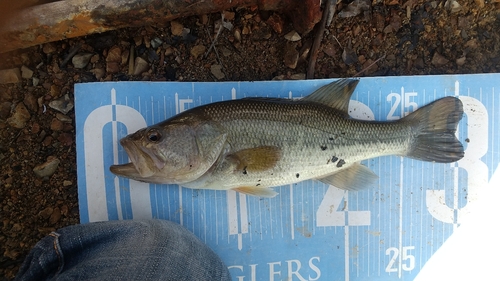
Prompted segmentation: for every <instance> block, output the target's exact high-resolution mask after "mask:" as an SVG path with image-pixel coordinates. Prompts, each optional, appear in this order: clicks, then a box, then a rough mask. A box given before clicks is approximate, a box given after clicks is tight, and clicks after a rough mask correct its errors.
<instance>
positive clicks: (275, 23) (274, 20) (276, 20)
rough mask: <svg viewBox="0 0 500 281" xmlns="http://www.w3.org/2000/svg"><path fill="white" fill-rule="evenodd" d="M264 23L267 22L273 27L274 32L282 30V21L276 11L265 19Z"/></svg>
mask: <svg viewBox="0 0 500 281" xmlns="http://www.w3.org/2000/svg"><path fill="white" fill-rule="evenodd" d="M266 23H267V24H269V25H270V26H271V27H272V28H273V30H274V32H276V33H281V32H283V26H284V21H283V19H282V18H281V17H280V15H279V14H277V13H274V14H272V15H271V16H270V17H269V18H268V19H267V20H266Z"/></svg>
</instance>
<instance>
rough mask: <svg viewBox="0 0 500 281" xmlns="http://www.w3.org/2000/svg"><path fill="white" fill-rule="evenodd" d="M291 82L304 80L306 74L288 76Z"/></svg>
mask: <svg viewBox="0 0 500 281" xmlns="http://www.w3.org/2000/svg"><path fill="white" fill-rule="evenodd" d="M290 79H291V80H305V79H306V74H305V73H296V74H292V75H290Z"/></svg>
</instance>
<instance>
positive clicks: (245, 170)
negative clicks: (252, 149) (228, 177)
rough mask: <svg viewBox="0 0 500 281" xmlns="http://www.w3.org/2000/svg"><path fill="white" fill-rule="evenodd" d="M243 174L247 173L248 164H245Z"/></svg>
mask: <svg viewBox="0 0 500 281" xmlns="http://www.w3.org/2000/svg"><path fill="white" fill-rule="evenodd" d="M243 174H244V175H246V174H247V166H245V168H243Z"/></svg>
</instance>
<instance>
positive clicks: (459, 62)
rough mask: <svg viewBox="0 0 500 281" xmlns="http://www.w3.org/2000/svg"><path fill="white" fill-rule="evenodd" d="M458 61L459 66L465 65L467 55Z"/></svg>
mask: <svg viewBox="0 0 500 281" xmlns="http://www.w3.org/2000/svg"><path fill="white" fill-rule="evenodd" d="M456 63H457V65H458V66H462V65H464V64H465V56H463V57H461V58H458V59H456Z"/></svg>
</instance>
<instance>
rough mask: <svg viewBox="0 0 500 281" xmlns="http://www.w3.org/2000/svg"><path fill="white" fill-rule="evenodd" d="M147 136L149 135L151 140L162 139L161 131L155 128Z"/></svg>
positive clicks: (157, 140)
mask: <svg viewBox="0 0 500 281" xmlns="http://www.w3.org/2000/svg"><path fill="white" fill-rule="evenodd" d="M147 136H148V140H150V141H151V142H159V141H160V140H161V133H160V132H159V131H158V130H155V129H153V130H150V131H149V132H148V133H147Z"/></svg>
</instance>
